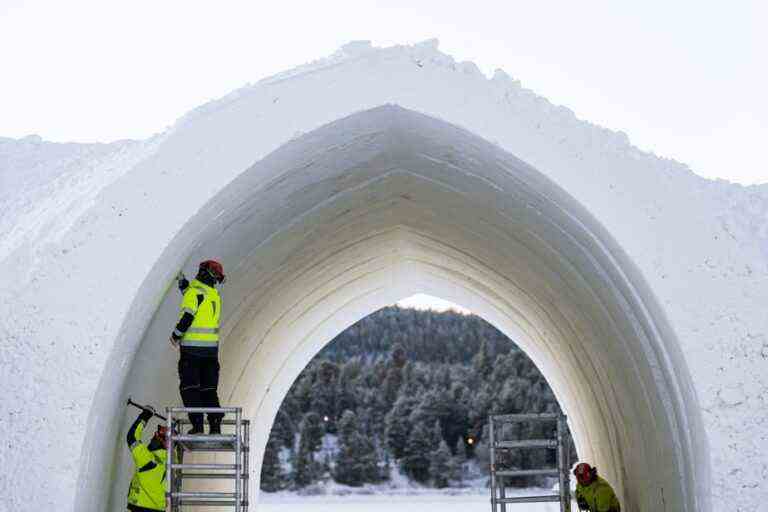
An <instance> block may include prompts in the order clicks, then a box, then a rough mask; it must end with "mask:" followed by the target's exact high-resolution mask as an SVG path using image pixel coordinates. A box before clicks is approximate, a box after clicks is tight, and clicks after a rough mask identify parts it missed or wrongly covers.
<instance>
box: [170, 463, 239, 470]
mask: <svg viewBox="0 0 768 512" xmlns="http://www.w3.org/2000/svg"><path fill="white" fill-rule="evenodd" d="M168 467H169V468H170V469H231V470H235V471H236V470H237V469H238V465H237V464H168Z"/></svg>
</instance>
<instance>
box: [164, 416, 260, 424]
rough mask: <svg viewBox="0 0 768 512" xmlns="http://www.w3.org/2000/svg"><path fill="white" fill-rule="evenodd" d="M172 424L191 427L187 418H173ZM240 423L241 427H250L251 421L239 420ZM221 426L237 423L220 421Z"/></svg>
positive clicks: (206, 421)
mask: <svg viewBox="0 0 768 512" xmlns="http://www.w3.org/2000/svg"><path fill="white" fill-rule="evenodd" d="M173 422H174V423H178V424H179V425H191V424H192V422H191V421H189V420H188V419H187V418H178V419H177V418H174V419H173ZM204 422H205V423H208V420H204ZM240 423H242V424H243V425H250V424H251V420H246V419H242V420H240ZM221 424H222V425H237V421H235V420H221Z"/></svg>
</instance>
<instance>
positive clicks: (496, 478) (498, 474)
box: [488, 413, 571, 512]
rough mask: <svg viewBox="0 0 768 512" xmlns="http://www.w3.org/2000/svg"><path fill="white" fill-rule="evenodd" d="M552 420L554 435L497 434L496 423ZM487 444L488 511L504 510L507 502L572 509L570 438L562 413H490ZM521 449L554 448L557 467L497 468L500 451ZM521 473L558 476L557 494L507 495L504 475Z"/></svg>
mask: <svg viewBox="0 0 768 512" xmlns="http://www.w3.org/2000/svg"><path fill="white" fill-rule="evenodd" d="M528 422H555V423H556V427H557V428H556V430H555V437H554V438H550V439H524V440H512V441H510V440H503V439H501V438H500V436H499V432H500V429H499V428H498V426H499V425H504V424H515V423H528ZM488 424H489V430H488V434H489V438H490V439H489V445H490V459H491V460H490V466H491V468H490V469H491V511H492V512H507V505H511V504H517V503H547V502H549V503H552V502H554V503H560V512H571V481H570V462H569V460H568V459H569V457H570V438H569V436H568V423H567V417H566V416H565V415H563V414H557V413H551V414H546V413H545V414H503V415H490V416H489V417H488ZM523 449H548V450H556V459H557V467H556V468H534V469H517V470H514V469H499V468H498V460H499V452H500V451H511V450H523ZM521 476H553V477H557V478H558V489H559V490H558V494H547V495H541V496H514V497H512V496H509V497H508V496H507V493H506V488H507V485H506V483H507V480H506V479H507V478H511V477H521Z"/></svg>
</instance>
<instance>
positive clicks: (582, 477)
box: [573, 462, 597, 485]
mask: <svg viewBox="0 0 768 512" xmlns="http://www.w3.org/2000/svg"><path fill="white" fill-rule="evenodd" d="M573 474H574V475H575V476H576V481H577V482H579V483H580V484H581V485H589V484H591V483H592V482H593V481H594V479H595V478H597V468H593V467H592V466H590V465H589V464H587V463H586V462H581V463H579V464H577V465H576V467H575V468H574V469H573Z"/></svg>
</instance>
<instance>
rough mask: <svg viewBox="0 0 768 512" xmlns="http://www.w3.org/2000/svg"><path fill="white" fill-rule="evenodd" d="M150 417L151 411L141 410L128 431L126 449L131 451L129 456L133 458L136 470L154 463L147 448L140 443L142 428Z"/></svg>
mask: <svg viewBox="0 0 768 512" xmlns="http://www.w3.org/2000/svg"><path fill="white" fill-rule="evenodd" d="M151 417H152V411H149V410H147V409H144V410H142V411H141V414H139V417H138V418H136V421H134V422H133V425H131V428H129V429H128V436H127V441H128V448H129V449H130V450H131V456H132V457H133V462H134V463H135V464H136V467H137V468H143V467H145V466H146V465H147V464H149V463H151V462H153V461H154V459H153V458H152V454H151V453H150V452H149V449H148V448H147V446H146V445H145V444H144V443H142V442H141V436H142V434H143V433H144V426H145V425H146V424H147V422H148V421H149V419H150V418H151Z"/></svg>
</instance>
